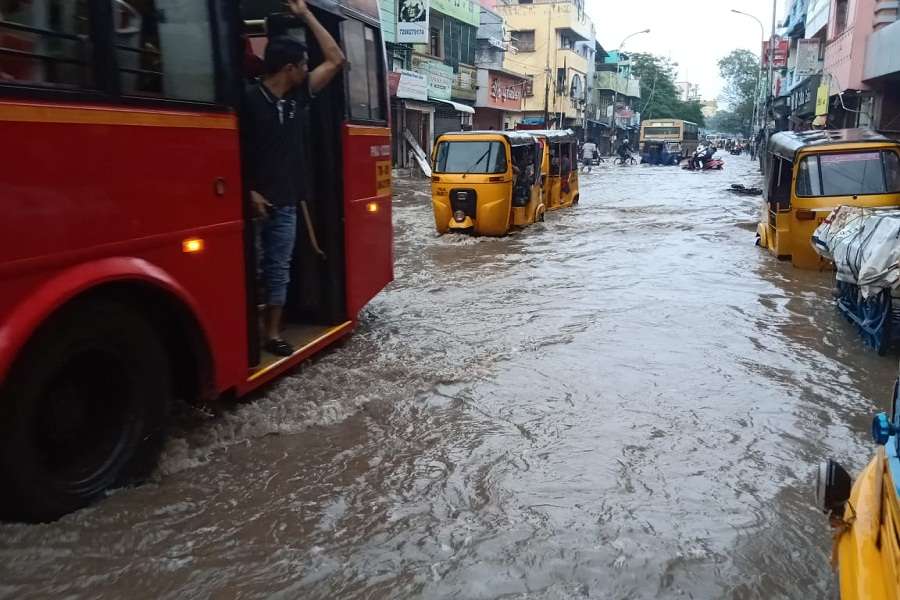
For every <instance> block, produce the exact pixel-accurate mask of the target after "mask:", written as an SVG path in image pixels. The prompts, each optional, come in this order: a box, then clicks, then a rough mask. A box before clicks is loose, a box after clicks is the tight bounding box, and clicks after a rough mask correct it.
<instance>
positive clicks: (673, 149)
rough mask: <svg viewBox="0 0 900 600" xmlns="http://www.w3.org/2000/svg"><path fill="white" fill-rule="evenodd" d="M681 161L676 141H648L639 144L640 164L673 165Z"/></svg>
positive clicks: (679, 147)
mask: <svg viewBox="0 0 900 600" xmlns="http://www.w3.org/2000/svg"><path fill="white" fill-rule="evenodd" d="M679 162H681V144H679V143H678V142H665V141H648V142H644V143H643V144H641V164H648V165H663V166H673V165H677V164H678V163H679Z"/></svg>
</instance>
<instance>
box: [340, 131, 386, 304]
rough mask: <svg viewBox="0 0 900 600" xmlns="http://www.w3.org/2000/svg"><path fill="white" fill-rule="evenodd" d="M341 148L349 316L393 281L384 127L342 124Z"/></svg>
mask: <svg viewBox="0 0 900 600" xmlns="http://www.w3.org/2000/svg"><path fill="white" fill-rule="evenodd" d="M342 146H343V162H344V174H345V176H344V219H345V224H346V233H345V241H344V244H345V256H346V261H347V314H348V315H349V316H350V317H351V318H354V319H355V318H356V315H357V314H358V313H359V311H360V310H361V309H362V307H364V306H365V305H366V303H368V302H369V300H371V299H372V298H374V297H375V295H376V294H378V292H380V291H381V290H382V289H384V287H385V286H386V285H387V284H389V283H390V282H391V281H393V280H394V230H393V224H392V222H391V139H390V129H389V128H387V127H364V126H358V125H344V133H343V144H342Z"/></svg>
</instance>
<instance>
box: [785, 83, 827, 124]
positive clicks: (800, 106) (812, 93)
mask: <svg viewBox="0 0 900 600" xmlns="http://www.w3.org/2000/svg"><path fill="white" fill-rule="evenodd" d="M820 80H821V77H820V76H819V75H813V76H812V77H810V78H809V79H807V80H806V81H804V82H803V83H801V84H800V85H798V86H797V87H795V88H794V89H792V90H791V95H790V98H789V99H788V106H790V107H791V112H792V113H794V114H795V115H796V116H798V117H806V116H810V115H813V114H815V112H816V100H817V95H818V91H819V81H820Z"/></svg>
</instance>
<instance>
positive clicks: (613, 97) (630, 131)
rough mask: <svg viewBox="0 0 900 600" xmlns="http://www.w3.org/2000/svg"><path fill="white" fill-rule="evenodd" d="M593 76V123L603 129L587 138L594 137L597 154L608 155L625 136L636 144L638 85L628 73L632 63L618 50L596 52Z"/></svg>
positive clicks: (638, 81) (638, 113)
mask: <svg viewBox="0 0 900 600" xmlns="http://www.w3.org/2000/svg"><path fill="white" fill-rule="evenodd" d="M597 57H598V58H597V62H596V67H595V69H596V72H595V74H594V106H596V110H597V112H596V120H597V121H598V122H599V123H602V124H603V126H602V127H599V128H597V130H596V131H595V132H593V133H591V132H589V137H595V138H596V141H597V144H598V146H599V148H600V152H602V153H605V154H611V153H612V152H613V150H615V148H614V145H615V142H616V140H622V139H623V138H625V137H627V138H628V139H630V140H631V142H632V144H635V143H636V142H637V135H638V129H639V127H640V124H641V115H640V112H639V111H638V108H637V107H638V104H639V102H640V99H641V82H640V80H639V79H637V78H635V77H633V76H632V74H631V61H630V59H629V58H628V55H627V54H625V53H621V54H620V53H619V52H617V51H610V52H604V53H603V54H602V56H601V54H600V53H599V52H598V53H597Z"/></svg>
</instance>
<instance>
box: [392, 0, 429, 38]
mask: <svg viewBox="0 0 900 600" xmlns="http://www.w3.org/2000/svg"><path fill="white" fill-rule="evenodd" d="M397 43H398V44H427V43H428V0H397Z"/></svg>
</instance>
